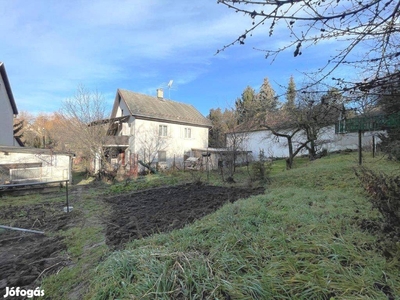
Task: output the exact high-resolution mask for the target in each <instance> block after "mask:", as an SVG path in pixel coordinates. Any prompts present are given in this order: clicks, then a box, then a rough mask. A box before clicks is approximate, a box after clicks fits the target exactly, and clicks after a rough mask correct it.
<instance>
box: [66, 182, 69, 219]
mask: <svg viewBox="0 0 400 300" xmlns="http://www.w3.org/2000/svg"><path fill="white" fill-rule="evenodd" d="M65 193H66V198H67V213H69V200H68V181H66V182H65Z"/></svg>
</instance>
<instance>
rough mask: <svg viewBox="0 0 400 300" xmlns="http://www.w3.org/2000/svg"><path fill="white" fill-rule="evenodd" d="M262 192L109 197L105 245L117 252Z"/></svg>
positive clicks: (166, 191) (167, 191)
mask: <svg viewBox="0 0 400 300" xmlns="http://www.w3.org/2000/svg"><path fill="white" fill-rule="evenodd" d="M263 192H264V188H258V189H250V188H237V187H218V186H210V185H197V184H186V185H180V186H174V187H165V188H159V189H152V190H147V191H143V192H137V193H133V194H130V195H128V196H117V197H113V198H111V199H108V200H107V202H108V203H110V204H111V207H112V212H111V214H110V217H109V219H108V220H107V221H106V223H107V241H106V242H107V244H108V245H109V246H110V247H113V248H116V249H119V248H121V247H122V246H123V245H124V244H125V243H126V242H128V241H131V240H133V239H137V238H142V237H146V236H149V235H151V234H153V233H160V232H168V231H171V230H173V229H179V228H183V227H184V226H185V225H186V224H189V223H192V222H193V221H195V220H197V219H200V218H202V217H204V216H206V215H208V214H210V213H212V212H214V211H216V210H217V209H218V208H220V207H221V206H222V205H223V204H225V203H227V202H234V201H236V200H238V199H240V198H247V197H249V196H251V195H256V194H261V193H263Z"/></svg>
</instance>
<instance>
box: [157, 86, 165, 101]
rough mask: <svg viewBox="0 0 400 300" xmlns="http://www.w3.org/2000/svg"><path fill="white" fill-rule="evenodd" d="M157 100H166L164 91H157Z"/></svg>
mask: <svg viewBox="0 0 400 300" xmlns="http://www.w3.org/2000/svg"><path fill="white" fill-rule="evenodd" d="M157 98H158V99H160V100H162V99H164V91H163V89H157Z"/></svg>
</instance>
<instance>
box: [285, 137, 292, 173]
mask: <svg viewBox="0 0 400 300" xmlns="http://www.w3.org/2000/svg"><path fill="white" fill-rule="evenodd" d="M286 139H287V142H288V147H289V157H288V158H287V159H286V170H290V169H291V168H292V166H293V145H292V137H291V136H286Z"/></svg>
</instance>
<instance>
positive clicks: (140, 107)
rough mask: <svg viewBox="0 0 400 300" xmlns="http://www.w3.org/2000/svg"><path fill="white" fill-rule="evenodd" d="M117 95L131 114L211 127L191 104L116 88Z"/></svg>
mask: <svg viewBox="0 0 400 300" xmlns="http://www.w3.org/2000/svg"><path fill="white" fill-rule="evenodd" d="M118 96H120V97H121V99H123V100H124V101H125V103H126V105H127V107H128V109H129V111H130V113H131V115H132V116H135V117H142V118H149V119H157V120H161V121H167V122H173V123H184V124H192V125H199V126H206V127H211V121H210V120H208V119H207V118H205V117H204V116H203V115H202V114H201V113H200V112H199V111H198V110H197V109H196V108H195V107H194V106H193V105H191V104H186V103H181V102H176V101H171V100H167V99H165V98H159V97H155V96H149V95H144V94H139V93H135V92H131V91H127V90H123V89H118V90H117V97H118Z"/></svg>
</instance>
